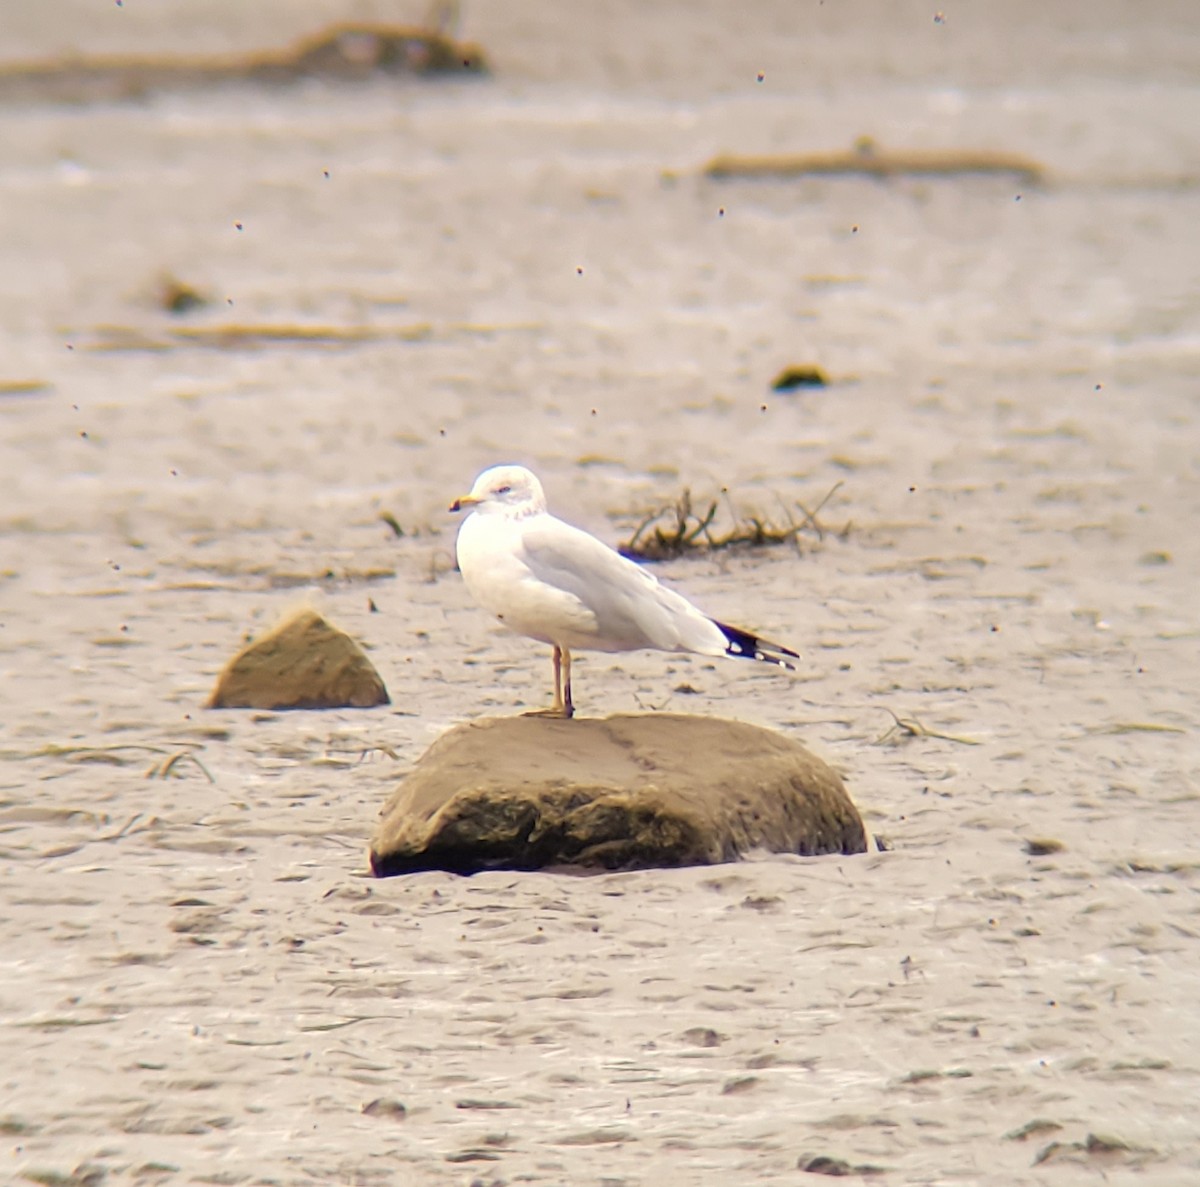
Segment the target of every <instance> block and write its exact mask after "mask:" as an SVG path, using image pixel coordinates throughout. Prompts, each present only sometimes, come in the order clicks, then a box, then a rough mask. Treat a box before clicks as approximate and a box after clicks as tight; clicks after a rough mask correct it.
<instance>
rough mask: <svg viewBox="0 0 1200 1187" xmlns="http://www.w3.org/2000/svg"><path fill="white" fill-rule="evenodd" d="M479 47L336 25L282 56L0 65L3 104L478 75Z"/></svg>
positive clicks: (408, 31) (435, 34)
mask: <svg viewBox="0 0 1200 1187" xmlns="http://www.w3.org/2000/svg"><path fill="white" fill-rule="evenodd" d="M486 71H487V62H486V60H485V58H484V55H483V52H482V50H480V49H479V47H478V46H475V45H469V44H466V43H464V42H459V41H456V40H454V39H453V38H452V37H450V36H448V35H447V34H446V33H444V32H442V31H440V30H434V29H422V28H415V27H407V26H403V25H379V24H370V23H354V24H337V25H332V26H330V27H328V28H326V29H321V30H319V31H318V32H316V33H313V34H310V35H309V36H307V37H302V38H301V39H300V40H298V41H295V42H293V43H292V44H291V45H289V46H287V47H285V48H283V49H278V50H265V51H259V52H256V53H248V54H223V55H213V56H209V57H170V56H161V57H121V56H116V55H113V56H96V57H88V56H84V55H78V56H69V57H61V58H55V59H51V60H48V61H42V62H12V63H7V64H5V65H3V66H0V101H2V100H35V101H50V102H62V103H91V102H96V101H100V100H106V99H135V98H139V97H140V96H142V95H146V94H149V93H151V92H154V91H179V90H190V89H194V88H196V87H205V86H218V85H221V84H225V83H231V82H232V83H250V84H252V85H280V84H287V83H292V82H295V81H297V80H298V79H302V78H320V79H325V80H327V81H332V82H358V81H362V80H364V79H367V78H371V77H373V76H375V75H377V74H449V73H458V74H464V73H466V74H480V73H485V72H486Z"/></svg>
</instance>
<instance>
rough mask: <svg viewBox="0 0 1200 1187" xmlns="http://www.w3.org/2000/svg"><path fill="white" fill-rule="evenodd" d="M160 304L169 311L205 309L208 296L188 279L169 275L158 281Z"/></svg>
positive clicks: (176, 312)
mask: <svg viewBox="0 0 1200 1187" xmlns="http://www.w3.org/2000/svg"><path fill="white" fill-rule="evenodd" d="M158 304H159V306H160V307H161V308H162V309H164V310H166V312H167V313H175V314H180V313H190V312H191V311H192V310H193V309H203V308H204V306H205V305H207V304H208V298H207V297H206V296H204V294H203V293H201V292H200V290H199V289H196V288H193V287H192V286H191V285H190V284H188V283H187V282H186V281H183V280H180V279H179V278H178V277H176V276H171V275H167V276H164V277H162V279H161V280H160V281H159V282H158Z"/></svg>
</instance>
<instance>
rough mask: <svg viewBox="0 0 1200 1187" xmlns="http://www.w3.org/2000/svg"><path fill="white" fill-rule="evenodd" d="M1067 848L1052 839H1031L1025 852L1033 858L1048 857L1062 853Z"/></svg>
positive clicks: (1027, 842)
mask: <svg viewBox="0 0 1200 1187" xmlns="http://www.w3.org/2000/svg"><path fill="white" fill-rule="evenodd" d="M1065 848H1066V846H1065V845H1064V844H1063V843H1062V842H1061V841H1056V840H1054V839H1053V838H1052V837H1030V838H1029V839H1028V840H1027V841H1026V842H1025V852H1026V853H1028V854H1029V855H1030V856H1031V857H1048V856H1049V855H1050V854H1051V853H1061V852H1062V851H1063V850H1064V849H1065Z"/></svg>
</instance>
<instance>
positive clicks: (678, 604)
mask: <svg viewBox="0 0 1200 1187" xmlns="http://www.w3.org/2000/svg"><path fill="white" fill-rule="evenodd" d="M466 507H472V508H474V511H473V512H472V514H471V515H468V516H467V518H466V520H465V521H464V522H463V525H462V527H461V528H460V529H459V532H458V544H457V553H458V567H459V569H460V570H461V571H462V575H463V579H464V580H465V581H466V583H467V589H468V590H470V592H471V595H472V596H473V597H474V598H475V600H476V601H477V602H478V603H479V604H480V605H481V606H483V607H484V609H486V610H490V611H491V612H492V613H493V614H494V615H495V616H496V617H497V618H498V619H499V620H500V621H501V622H502V623H504V625H505V626H506V627H508V628H509V630H512V631H516V633H517V634H518V635H527V636H528V637H529V638H531V639H537V640H539V641H540V642H542V643H549V644H550V645H551V646H552V647H553V648H554V704H553V705H552V706H551V707H550V708H549V709H545V710H540V711H538V712H537V713H536V714H534V715H535V716H545V717H572V716H574V713H575V705H574V703H573V701H572V700H571V652H572V650H575V651H589V650H590V651H638V650H641V649H642V648H651V649H654V650H658V651H690V652H694V653H695V654H697V655H733V656H740V657H742V658H745V659H757V660H763V661H765V662H767V663H772V664H779V665H780V666H781V667H784V668H790V667H792V664H790V663H788V660H789V659H798V658H799V656H798V655H797V653H796V652H794V651H792V650H791V649H790V648H787V647H783V646H781V645H780V644H778V643H769V642H767V640H766V639H760V638H759V637H758V636H757V635H755V634H753V633H752V632H750V631H744V630H742V629H741V628H740V627H736V626H728V625H727V624H726V623H723V622H718V621H717V620H716V619H715V618H709V617H708V616H707V615H706V614H704V613H702V612H701V611H700V610H697V609H696V607H695V606H693V605H692V604H691V602H689V601H688V600H687V599H686V598H684V597H683V596H682V595H680V594H677V593H676V592H675V591H674V590H671V589H668V588H667V587H666V586H665V585H662V584H660V582H659V580H658V578H657V577H655V576H654V575H653V574H651V573H648V572H647V571H646V570H645V569H643V568H642V567H641V566H640V565H636V564H634V563H633V561H631V560H627V559H626V558H625V557H623V556H622V555H621V554H620V553H619V552H616V551H614V550H613V549H612V548H609V546H608V545H607V544H604V543H603V542H601V541H600V540H597V539H596V537H595V536H592V535H589V534H588V533H587V532H585V531H582V530H581V529H579V528H576V527H572V526H571V525H570V524H569V523H564V522H563V521H562V520H561V519H556V518H555V517H554V516H553V515H551V514H550V512H549V511H547V510H546V496H545V494H544V492H543V491H542V484H541V483H540V482H539V481H538V480H537V477H536V476H535V475H534V474H532V473H531V472H530V471H529V470H526V469H525V467H524V466H493V467H492V468H491V469H490V470H484V472H483V473H482V474H480V475H479V477H478V478H476V479H475V485H474V486H473V487H471V493H470V494H466V495H463V496H462V497H461V498H458V499H455V500H454V502H453V503H451V504H450V510H451V511H461V510H463V509H464V508H466Z"/></svg>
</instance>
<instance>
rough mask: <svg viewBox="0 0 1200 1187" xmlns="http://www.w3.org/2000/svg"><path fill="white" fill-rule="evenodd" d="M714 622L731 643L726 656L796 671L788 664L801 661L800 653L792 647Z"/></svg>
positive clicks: (793, 666)
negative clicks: (776, 665)
mask: <svg viewBox="0 0 1200 1187" xmlns="http://www.w3.org/2000/svg"><path fill="white" fill-rule="evenodd" d="M712 621H713V625H714V626H716V627H718V628H719V629H720V631H721V634H723V635H724V636H725V638H726V640H727V641H728V643H729V646H728V647H726V648H725V654H726V655H732V656H735V657H736V658H738V659H756V660H759V661H760V662H761V663H764V664H778V666H779V667H781V668H788V669H790V670H795V667H796V665H795V664H792V663H788V660H789V659H799V658H800V654H799V652H796V651H793V650H792V649H791V648H790V647H784V646H783V644H782V643H771V642H769V641H768V640H766V639H760V638H759V637H758V636H757V635H752V634H751V633H750V632H749V631H744V630H742V628H741V627H738V626H729V625H728V623H724V622H717V620H716V619H715V618H714V619H713V620H712Z"/></svg>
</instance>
